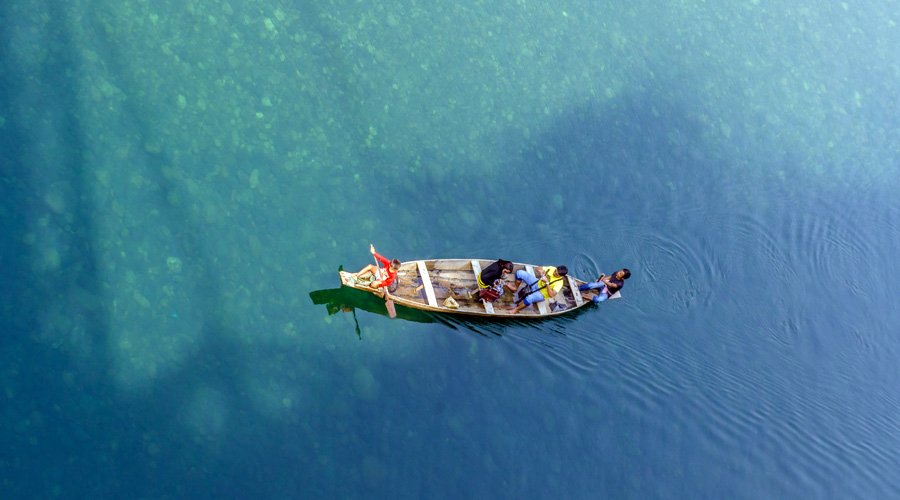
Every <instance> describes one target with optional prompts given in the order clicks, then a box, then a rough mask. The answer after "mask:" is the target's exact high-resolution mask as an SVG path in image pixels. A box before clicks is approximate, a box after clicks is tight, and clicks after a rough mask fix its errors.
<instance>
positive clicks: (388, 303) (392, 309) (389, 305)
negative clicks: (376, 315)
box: [384, 299, 397, 319]
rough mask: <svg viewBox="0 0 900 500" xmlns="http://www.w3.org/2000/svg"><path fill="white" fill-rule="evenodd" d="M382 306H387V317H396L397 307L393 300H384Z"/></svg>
mask: <svg viewBox="0 0 900 500" xmlns="http://www.w3.org/2000/svg"><path fill="white" fill-rule="evenodd" d="M384 306H385V307H386V308H387V312H388V317H389V318H391V319H394V318H396V317H397V308H396V307H395V306H394V301H393V300H391V299H387V300H385V301H384Z"/></svg>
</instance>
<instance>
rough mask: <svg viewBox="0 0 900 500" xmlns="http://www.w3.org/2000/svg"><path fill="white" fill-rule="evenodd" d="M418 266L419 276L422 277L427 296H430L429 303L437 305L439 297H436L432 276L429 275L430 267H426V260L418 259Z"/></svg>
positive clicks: (432, 305) (433, 305)
mask: <svg viewBox="0 0 900 500" xmlns="http://www.w3.org/2000/svg"><path fill="white" fill-rule="evenodd" d="M416 267H417V268H418V269H419V277H420V278H422V285H424V286H425V296H426V297H428V305H430V306H431V307H437V299H436V298H435V297H434V287H432V286H431V276H429V275H428V268H427V267H425V261H424V260H417V261H416Z"/></svg>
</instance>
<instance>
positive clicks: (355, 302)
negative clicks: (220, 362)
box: [309, 286, 594, 338]
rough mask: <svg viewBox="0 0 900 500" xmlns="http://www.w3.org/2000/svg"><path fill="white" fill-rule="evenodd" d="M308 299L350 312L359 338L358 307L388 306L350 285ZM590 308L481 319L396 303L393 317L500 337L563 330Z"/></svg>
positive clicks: (383, 311) (382, 310)
mask: <svg viewBox="0 0 900 500" xmlns="http://www.w3.org/2000/svg"><path fill="white" fill-rule="evenodd" d="M309 298H310V299H312V301H313V304H316V305H323V306H325V309H326V310H327V311H328V315H329V316H332V315H335V314H338V313H345V314H351V315H352V316H353V321H354V324H355V329H356V336H357V337H359V338H362V335H361V330H360V327H359V320H358V319H357V317H356V310H357V309H359V310H361V311H365V312H369V313H373V314H378V315H380V316H388V312H387V308H386V307H385V304H384V300H383V299H382V298H380V297H377V296H375V295H372V294H371V293H368V292H365V291H362V290H356V289H353V288H350V287H345V286H342V287H338V288H328V289H324V290H315V291H312V292H309ZM593 308H594V307H593V306H592V305H591V304H588V305H587V306H586V307H582V308H580V309H578V310H576V311H572V313H571V314H567V315H565V316H553V317H548V318H533V319H528V320H522V319H517V318H491V319H482V318H478V317H472V316H461V315H452V314H441V313H432V312H429V311H422V310H419V309H412V308H409V307H404V306H401V305H399V304H397V306H396V310H397V317H396V319H399V320H405V321H413V322H416V323H440V324H442V325H445V326H447V327H449V328H451V329H453V330H460V331H467V332H472V333H476V334H478V335H480V336H483V337H493V336H496V337H502V336H503V334H504V333H505V332H507V331H508V330H509V329H510V328H514V327H527V328H537V329H540V330H545V331H551V332H556V333H562V332H564V330H565V329H564V328H559V327H560V326H562V325H563V324H566V323H568V322H570V321H574V320H575V319H577V318H578V317H580V316H581V315H582V314H585V313H586V312H587V311H588V310H590V309H593ZM549 323H553V325H554V326H555V327H554V328H550V329H548V328H546V326H547V325H548V324H549ZM562 334H563V335H564V333H562Z"/></svg>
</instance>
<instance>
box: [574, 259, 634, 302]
mask: <svg viewBox="0 0 900 500" xmlns="http://www.w3.org/2000/svg"><path fill="white" fill-rule="evenodd" d="M630 277H631V271H629V270H628V268H625V267H623V268H622V269H619V270H618V271H616V272H614V273H613V275H612V276H607V275H605V274H601V275H600V277H599V278H597V281H594V282H592V283H585V284H583V285H581V286H579V287H578V289H579V290H580V291H582V292H589V291H591V290H594V292H593V293H582V294H581V295H582V296H583V297H584V298H585V300H590V301H593V302H595V303H597V302H603V301H604V300H606V299H608V298H610V297H612V296H613V295H615V294H616V292H618V291H619V290H621V289H622V287H623V286H625V280H627V279H628V278H630Z"/></svg>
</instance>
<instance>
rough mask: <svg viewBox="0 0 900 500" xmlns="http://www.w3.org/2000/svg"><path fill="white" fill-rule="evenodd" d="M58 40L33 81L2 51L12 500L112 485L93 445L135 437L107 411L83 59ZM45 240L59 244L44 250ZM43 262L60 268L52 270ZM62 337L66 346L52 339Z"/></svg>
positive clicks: (2, 246)
mask: <svg viewBox="0 0 900 500" xmlns="http://www.w3.org/2000/svg"><path fill="white" fill-rule="evenodd" d="M50 5H55V4H50ZM4 8H6V9H10V10H12V7H11V6H9V5H7V6H6V7H4ZM3 17H5V18H7V17H6V15H4V16H3ZM11 18H13V16H10V17H8V18H7V19H11ZM45 29H48V30H49V29H50V28H45ZM56 29H58V30H60V32H54V31H49V32H44V33H41V34H40V35H43V36H40V35H39V36H38V37H37V38H36V39H32V40H29V42H30V43H36V44H38V43H39V44H42V46H43V47H45V49H46V59H45V60H44V61H43V62H42V63H41V64H40V65H33V64H32V65H30V67H31V68H37V69H36V70H35V72H34V73H32V74H28V75H27V77H28V78H21V76H22V68H21V67H18V66H16V65H15V61H16V60H17V57H16V56H15V55H14V54H11V53H10V52H9V49H10V47H13V46H14V45H13V43H11V40H10V39H9V38H8V37H9V36H10V33H11V32H12V31H13V30H9V31H6V30H4V31H5V33H6V35H5V36H4V38H5V39H4V40H3V41H2V43H0V65H2V70H0V114H2V116H4V117H5V118H6V119H7V122H6V123H5V124H4V125H3V127H2V134H0V137H2V139H0V157H2V158H3V159H2V162H3V168H2V171H0V190H2V193H3V194H2V200H0V204H2V205H0V221H2V228H0V232H2V233H3V237H2V238H0V262H2V266H3V270H2V275H3V279H2V280H0V296H2V301H0V302H2V305H0V308H2V314H0V329H2V331H3V332H4V337H5V340H4V347H3V349H0V360H2V362H0V366H2V368H0V374H2V377H0V378H2V381H3V384H4V385H5V390H6V396H7V400H6V401H5V402H4V405H3V410H2V413H0V418H2V420H0V425H2V427H3V429H4V430H3V432H0V436H2V438H0V447H2V448H3V449H4V458H3V459H2V461H0V471H2V472H0V474H2V475H0V484H3V485H4V490H6V495H9V496H10V497H20V498H24V497H28V496H42V497H50V496H55V495H58V494H59V491H61V489H62V488H64V485H65V481H66V479H67V478H71V477H81V478H87V477H91V476H95V475H97V474H99V475H101V476H102V477H113V468H114V465H113V464H111V463H108V462H107V463H104V461H103V460H99V459H98V457H99V451H100V450H99V449H98V448H97V447H96V446H95V444H94V443H93V442H92V436H96V431H97V430H98V429H100V428H103V427H104V426H120V425H126V426H130V425H132V424H128V423H125V422H123V421H122V420H121V419H120V417H121V415H119V414H117V412H115V411H113V412H108V411H107V410H108V408H105V405H106V404H107V402H108V398H110V397H111V394H110V393H108V392H106V391H107V390H108V386H107V385H106V383H105V381H104V377H105V375H106V373H105V370H106V369H107V367H108V366H109V365H110V359H109V355H108V352H107V351H106V349H105V346H106V343H107V341H108V334H109V324H108V321H107V318H106V314H105V311H104V310H103V305H102V301H101V296H102V293H103V292H102V290H101V288H102V286H101V283H100V282H99V280H98V254H97V242H96V240H95V235H96V224H95V220H94V217H93V214H92V207H91V199H90V196H89V192H90V190H89V189H88V187H87V186H88V184H89V182H90V180H89V179H87V178H86V177H87V175H88V172H87V169H85V168H84V156H83V152H84V151H85V150H86V149H87V141H88V139H87V138H86V137H85V135H84V131H83V128H82V127H81V126H80V124H79V118H78V116H77V110H78V107H79V103H78V98H77V96H76V94H75V89H73V88H72V86H71V85H69V84H68V82H64V81H63V79H64V78H65V75H68V74H71V72H72V71H73V70H75V69H76V67H77V63H76V60H77V56H76V55H75V54H74V48H73V46H72V44H71V43H69V42H70V38H71V37H70V36H69V35H68V33H67V30H66V27H65V25H64V24H60V25H57V26H56ZM26 52H27V51H26ZM30 55H31V54H29V56H30ZM25 57H28V56H25ZM31 62H32V61H28V63H31ZM48 185H49V186H54V189H55V190H57V191H56V194H55V196H54V197H53V198H50V197H48V195H47V193H46V192H41V190H42V189H45V188H46V187H47V186H48ZM57 196H58V197H57ZM47 232H52V233H53V234H54V237H53V238H52V241H51V243H50V244H49V245H47V246H44V243H45V240H44V239H43V238H42V236H41V234H46V233H47ZM45 252H51V255H53V256H54V257H53V258H51V259H49V261H48V259H47V255H48V254H47V253H45ZM47 330H53V331H54V332H55V333H49V334H48V333H47ZM57 333H58V334H59V335H60V336H61V337H63V340H61V341H56V340H55V339H53V338H50V337H52V335H55V334H57ZM68 338H74V339H79V341H80V342H82V343H83V344H85V345H86V346H88V349H89V352H90V357H91V360H90V363H88V364H87V365H85V364H84V363H78V362H77V360H76V359H75V358H74V357H73V355H72V353H70V352H66V345H65V344H66V340H64V339H68ZM85 393H88V394H94V395H95V396H97V397H96V398H88V397H84V396H83V394H85ZM74 422H80V423H83V424H84V425H83V426H82V425H79V424H74V425H73V423H74ZM91 426H96V427H94V428H93V429H91ZM48 457H54V458H55V460H51V461H49V462H48ZM36 471H41V472H40V477H35V476H34V474H35V472H36ZM95 488H98V489H97V490H95V492H99V491H102V490H100V489H99V488H101V487H100V486H96V487H95ZM88 491H89V490H88V489H87V488H86V489H85V490H84V492H85V494H89V493H87V492H88ZM54 492H55V493H54Z"/></svg>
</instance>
